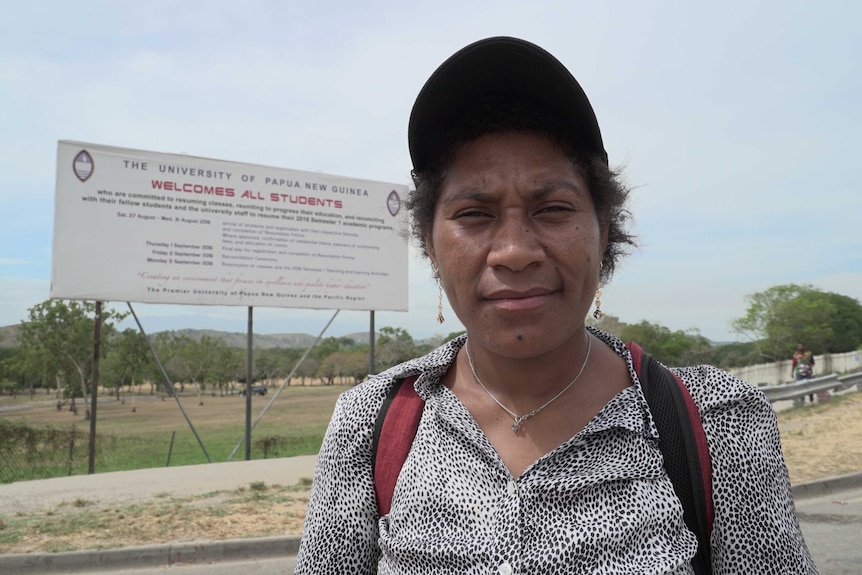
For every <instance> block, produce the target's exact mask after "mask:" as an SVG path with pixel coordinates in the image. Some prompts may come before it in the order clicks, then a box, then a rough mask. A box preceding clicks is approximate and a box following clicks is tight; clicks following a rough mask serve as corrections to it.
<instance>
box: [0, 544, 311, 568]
mask: <svg viewBox="0 0 862 575" xmlns="http://www.w3.org/2000/svg"><path fill="white" fill-rule="evenodd" d="M299 541H300V538H299V537H297V536H294V537H261V538H255V539H226V540H223V541H205V542H201V541H198V542H189V543H173V544H167V545H142V546H139V547H124V548H121V549H101V550H95V551H94V550H87V551H69V552H65V553H13V554H8V555H0V573H2V574H3V575H25V574H31V573H75V572H79V571H87V572H93V571H102V570H109V569H115V570H116V569H137V568H145V567H159V566H165V567H171V566H176V565H194V564H206V563H221V562H226V561H242V560H251V559H271V558H274V557H290V556H293V555H296V554H297V552H298V551H299Z"/></svg>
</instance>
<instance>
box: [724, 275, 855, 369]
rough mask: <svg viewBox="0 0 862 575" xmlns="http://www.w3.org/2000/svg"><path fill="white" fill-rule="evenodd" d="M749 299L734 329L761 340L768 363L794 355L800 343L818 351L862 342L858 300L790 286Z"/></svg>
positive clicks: (835, 350) (847, 347) (840, 349)
mask: <svg viewBox="0 0 862 575" xmlns="http://www.w3.org/2000/svg"><path fill="white" fill-rule="evenodd" d="M747 300H748V302H749V307H748V309H747V310H746V314H745V316H743V317H741V318H738V319H736V320H734V321H733V323H732V326H733V329H734V330H735V331H736V332H737V333H740V334H743V335H745V336H747V337H748V338H749V339H750V340H752V341H755V342H757V344H758V346H759V347H760V352H761V354H762V355H763V356H764V357H766V358H768V359H771V360H780V359H787V358H789V357H791V356H792V355H793V351H794V350H795V349H796V344H797V343H799V342H803V343H805V345H806V346H807V347H808V348H809V349H810V350H812V351H813V352H814V353H824V352H831V353H840V352H844V351H850V350H853V349H856V348H857V347H858V346H859V344H860V343H862V305H860V304H859V302H858V301H857V300H855V299H853V298H850V297H847V296H844V295H840V294H836V293H831V292H824V291H821V290H819V289H817V288H815V287H814V286H811V285H796V284H785V285H778V286H773V287H771V288H769V289H767V290H765V291H762V292H759V293H756V294H753V295H750V296H748V298H747Z"/></svg>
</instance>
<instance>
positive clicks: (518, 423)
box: [512, 417, 527, 433]
mask: <svg viewBox="0 0 862 575" xmlns="http://www.w3.org/2000/svg"><path fill="white" fill-rule="evenodd" d="M525 419H527V418H526V417H516V418H515V422H514V423H513V424H512V433H518V429H520V427H521V423H522V422H523V421H524V420H525Z"/></svg>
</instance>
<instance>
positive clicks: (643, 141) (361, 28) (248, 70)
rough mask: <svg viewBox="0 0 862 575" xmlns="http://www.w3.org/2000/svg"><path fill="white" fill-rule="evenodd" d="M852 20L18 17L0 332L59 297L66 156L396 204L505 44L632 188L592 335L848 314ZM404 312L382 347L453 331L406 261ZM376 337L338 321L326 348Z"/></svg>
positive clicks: (357, 10) (297, 13)
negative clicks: (787, 291) (415, 166)
mask: <svg viewBox="0 0 862 575" xmlns="http://www.w3.org/2000/svg"><path fill="white" fill-rule="evenodd" d="M860 21H862V3H858V2H851V1H847V2H841V1H829V0H826V1H823V2H817V3H815V2H792V1H756V0H752V1H736V0H731V1H728V2H721V3H695V2H683V1H679V2H677V1H667V2H636V1H631V2H626V1H616V2H594V1H590V2H586V1H580V0H566V1H559V2H552V1H542V0H531V1H529V2H512V1H507V0H498V1H495V2H474V1H471V0H459V1H457V2H452V1H449V0H444V1H437V2H420V1H416V2H401V1H397V2H396V1H392V2H389V1H385V2H384V1H380V2H373V1H368V2H352V1H351V2H349V1H341V2H325V1H324V2H302V1H296V2H284V1H280V0H271V1H256V0H249V1H247V2H235V1H232V2H231V1H222V0H206V1H204V0H198V1H194V0H190V1H184V2H179V1H174V2H170V1H167V0H162V1H159V0H152V1H149V2H140V1H139V0H135V1H124V0H114V1H95V0H78V1H76V2H67V1H64V0H58V1H48V0H43V1H39V0H34V1H32V2H13V3H9V5H8V6H5V7H4V10H3V11H2V12H0V109H2V110H3V112H2V113H0V326H5V325H11V324H17V323H19V322H21V321H22V320H25V319H26V318H27V316H28V309H29V308H31V307H32V306H34V305H36V304H39V303H41V302H43V301H45V300H47V299H48V297H49V287H50V279H51V277H50V276H51V249H52V233H53V220H54V192H55V180H56V157H57V142H58V140H77V141H82V142H91V143H97V144H104V145H109V146H119V147H127V148H134V149H140V150H150V151H156V152H162V153H185V154H189V155H193V156H201V157H209V158H215V159H220V160H227V161H234V162H247V163H253V164H261V165H267V166H275V167H280V168H287V169H294V170H304V171H315V172H322V173H326V174H333V175H340V176H346V177H351V178H360V179H368V180H377V181H384V182H395V183H401V184H405V185H409V184H410V178H409V170H410V166H411V164H410V158H409V154H408V151H407V120H408V117H409V114H410V109H411V107H412V104H413V101H414V99H415V97H416V94H417V93H418V92H419V90H420V89H421V87H422V85H423V84H424V82H425V80H426V79H427V77H428V76H429V75H430V74H431V72H433V70H434V69H435V68H436V67H437V66H438V65H439V64H440V63H442V62H443V60H445V59H446V58H447V57H448V56H449V55H451V54H452V53H454V52H455V51H457V50H458V49H460V48H461V47H463V46H465V45H467V44H469V43H471V42H473V41H475V40H478V39H481V38H484V37H488V36H497V35H507V36H517V37H520V38H524V39H526V40H530V41H532V42H534V43H536V44H539V45H540V46H542V47H544V48H545V49H547V50H548V51H550V52H551V53H552V54H554V55H555V56H556V57H557V58H559V59H560V60H561V61H562V62H563V63H564V64H565V65H566V66H567V67H568V68H569V69H570V70H571V72H572V73H573V74H574V75H575V77H576V78H577V79H578V81H579V82H580V83H581V85H582V86H583V88H584V90H585V91H586V93H587V96H588V97H589V99H590V101H591V103H592V105H593V108H594V109H595V111H596V114H597V116H598V119H599V124H600V126H601V130H602V134H603V137H604V142H605V147H606V149H607V151H608V154H609V157H610V162H611V164H612V165H613V166H616V167H620V168H621V169H622V170H623V174H624V178H625V180H626V181H627V183H628V184H629V185H630V186H631V187H632V189H633V191H632V194H631V199H630V210H631V212H632V214H633V226H632V230H633V232H634V233H635V234H636V235H637V236H638V242H639V246H638V247H637V248H636V249H634V250H632V251H631V253H630V254H629V255H628V257H627V258H626V259H625V260H623V261H622V263H621V265H619V267H618V269H617V271H616V274H615V276H614V278H613V279H612V281H611V283H610V284H609V285H607V286H606V287H605V288H604V289H603V290H602V291H603V297H602V310H603V311H604V312H605V313H608V314H610V315H613V316H617V317H619V318H620V320H622V321H624V322H627V323H637V322H640V321H644V320H645V321H650V322H654V323H657V324H660V325H663V326H666V327H668V328H670V329H671V330H698V331H699V332H700V333H701V334H702V335H704V336H706V337H708V338H710V339H711V340H714V341H731V340H741V339H742V336H740V335H739V334H736V333H734V332H733V330H732V328H731V321H732V320H733V319H735V318H738V317H741V316H743V315H744V314H745V311H746V309H747V307H748V302H747V300H746V297H747V296H748V295H751V294H754V293H757V292H760V291H763V290H765V289H767V288H769V287H772V286H775V285H780V284H787V283H796V284H810V285H813V286H814V287H816V288H819V289H822V290H825V291H830V292H835V293H840V294H844V295H848V296H850V297H853V298H855V299H857V300H862V232H860V229H862V194H860V191H862V190H860V181H862V161H860V160H859V158H858V154H859V152H860V150H862V34H860V33H859V28H858V22H860ZM81 233H86V230H82V231H81ZM132 306H133V308H134V310H135V312H136V314H137V315H138V317H139V319H140V320H141V324H142V326H143V327H144V329H145V330H146V331H147V332H149V333H152V332H156V331H161V330H166V329H183V328H193V329H217V330H223V331H229V332H245V330H246V328H247V318H248V311H247V308H244V307H225V306H177V305H153V304H142V303H134V302H133V303H132ZM409 308H410V309H409V311H408V312H384V311H380V312H376V313H375V317H374V324H375V327H376V328H377V329H378V330H379V329H380V328H381V327H383V326H390V327H394V328H403V329H405V330H407V331H408V332H410V333H411V334H412V335H413V336H414V337H415V338H420V339H421V338H428V337H433V336H437V335H446V334H448V333H451V332H454V331H459V330H461V329H463V328H462V326H461V324H460V323H459V322H458V321H457V318H455V316H454V313H453V312H452V311H451V309H450V308H449V307H448V305H446V306H445V307H444V311H443V313H444V315H445V316H446V318H447V320H446V322H445V323H444V324H443V325H439V324H438V323H437V321H436V319H435V316H436V313H437V289H436V285H435V283H434V281H433V280H432V279H431V274H430V271H429V268H428V265H427V263H426V262H425V261H424V260H423V258H421V257H420V256H419V255H418V253H417V251H416V249H415V247H414V248H412V249H411V252H410V263H409ZM117 309H118V310H121V311H127V310H128V307H127V306H126V305H125V304H122V305H120V306H119V307H117ZM334 314H335V310H303V309H277V308H255V310H254V331H255V332H258V333H308V334H312V335H317V334H319V333H321V332H322V330H324V328H325V326H326V325H327V323H328V322H329V321H330V320H331V319H332V317H333V315H334ZM133 326H134V324H133V323H132V322H131V320H126V321H124V322H123V323H122V324H120V327H133ZM369 327H370V314H369V313H368V312H359V311H351V312H348V311H343V312H339V313H338V314H337V316H336V317H335V319H334V320H332V322H331V324H330V325H329V327H328V329H327V330H326V331H325V332H324V335H325V336H341V335H346V334H350V333H354V332H361V331H367V330H368V329H369Z"/></svg>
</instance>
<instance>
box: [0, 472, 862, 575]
mask: <svg viewBox="0 0 862 575" xmlns="http://www.w3.org/2000/svg"><path fill="white" fill-rule="evenodd" d="M859 487H862V472H858V473H848V474H847V475H838V476H835V477H827V478H825V479H820V480H817V481H810V482H808V483H800V484H798V485H794V486H793V487H792V492H793V498H794V499H799V500H801V499H810V498H814V497H819V496H823V495H831V494H833V493H837V492H840V491H843V490H847V489H856V488H859ZM299 541H300V538H299V537H298V536H292V537H261V538H254V539H226V540H222V541H206V542H200V541H199V542H189V543H173V544H167V545H143V546H139V547H124V548H120V549H102V550H95V551H94V550H88V551H69V552H65V553H17V554H16V553H13V554H7V555H0V573H2V574H3V575H27V574H35V573H75V572H81V571H87V572H93V571H100V570H108V569H115V570H116V569H135V568H146V567H159V566H166V567H170V566H175V565H190V564H191V565H193V564H206V563H221V562H227V561H242V560H251V559H269V558H275V557H291V556H294V555H296V554H297V552H298V551H299Z"/></svg>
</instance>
